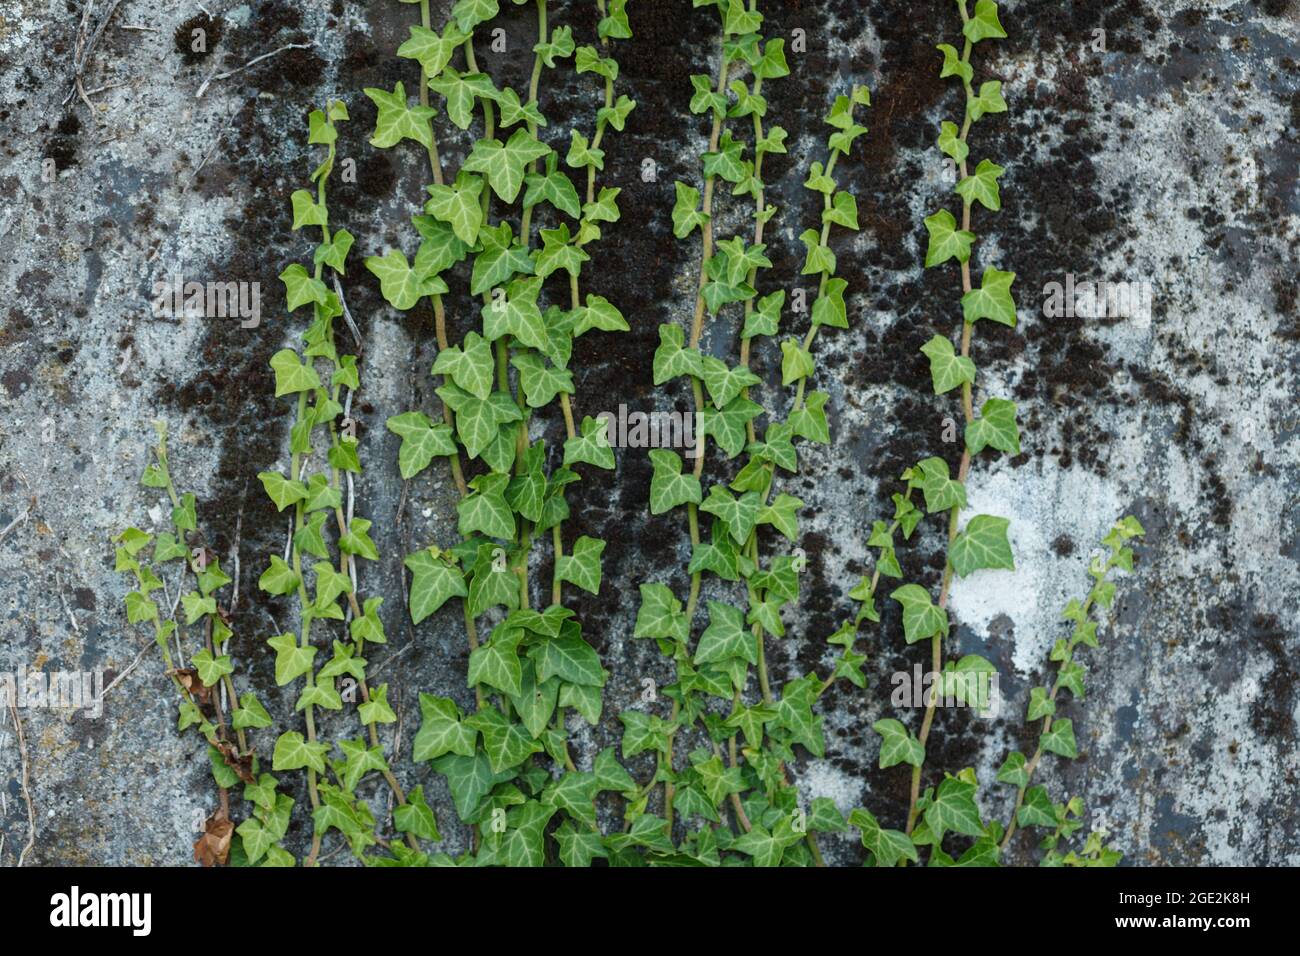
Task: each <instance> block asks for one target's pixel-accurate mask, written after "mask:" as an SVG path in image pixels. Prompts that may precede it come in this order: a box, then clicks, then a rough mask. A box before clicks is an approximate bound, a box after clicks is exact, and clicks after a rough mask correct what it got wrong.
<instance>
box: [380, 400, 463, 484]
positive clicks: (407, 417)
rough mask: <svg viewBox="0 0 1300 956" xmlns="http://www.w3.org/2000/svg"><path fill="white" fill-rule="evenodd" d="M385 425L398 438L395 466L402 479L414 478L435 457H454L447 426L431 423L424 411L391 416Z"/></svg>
mask: <svg viewBox="0 0 1300 956" xmlns="http://www.w3.org/2000/svg"><path fill="white" fill-rule="evenodd" d="M386 424H387V427H388V430H389V431H390V432H392V433H393V434H394V435H399V436H401V439H402V447H401V448H400V449H399V450H398V453H397V463H398V468H399V469H400V470H401V473H402V477H403V478H404V479H406V478H412V477H414V476H415V475H418V474H419V473H420V472H422V471H423V470H424V469H425V468H427V467H428V466H429V462H431V461H432V460H433V459H434V458H435V457H440V456H450V455H455V454H457V451H458V449H457V448H456V440H455V439H454V438H453V437H452V434H451V426H449V425H444V424H442V423H441V422H440V423H438V424H437V425H435V424H433V422H431V421H430V420H429V417H428V416H427V415H425V414H424V412H403V413H402V414H400V415H393V416H392V417H391V418H389V419H388V421H387V423H386Z"/></svg>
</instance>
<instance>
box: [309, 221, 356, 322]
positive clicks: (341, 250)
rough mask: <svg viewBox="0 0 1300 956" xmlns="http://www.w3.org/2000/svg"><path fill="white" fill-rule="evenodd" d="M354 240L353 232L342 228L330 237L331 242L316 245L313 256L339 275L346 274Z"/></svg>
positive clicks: (318, 262)
mask: <svg viewBox="0 0 1300 956" xmlns="http://www.w3.org/2000/svg"><path fill="white" fill-rule="evenodd" d="M354 241H355V238H354V237H353V235H352V233H350V232H348V231H347V230H346V229H340V230H339V231H338V232H336V233H334V235H333V236H331V237H330V241H329V242H323V243H321V244H320V245H318V246H317V247H316V253H315V255H314V256H313V257H312V259H313V262H314V264H316V265H327V266H329V267H330V268H331V269H333V270H334V271H335V272H337V273H338V274H339V275H345V274H346V270H345V269H344V263H345V261H346V260H347V257H348V252H349V251H350V250H351V249H352V243H353V242H354ZM322 304H323V303H322Z"/></svg>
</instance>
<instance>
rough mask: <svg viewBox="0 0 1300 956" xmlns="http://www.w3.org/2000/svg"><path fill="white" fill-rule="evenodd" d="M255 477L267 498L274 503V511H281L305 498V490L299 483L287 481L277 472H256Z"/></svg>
mask: <svg viewBox="0 0 1300 956" xmlns="http://www.w3.org/2000/svg"><path fill="white" fill-rule="evenodd" d="M257 477H258V480H260V481H261V482H262V487H263V488H265V489H266V493H267V496H268V497H270V499H271V500H272V501H273V502H275V510H276V511H283V510H284V509H285V508H287V507H289V505H291V504H293V503H294V502H297V501H304V500H305V499H306V498H307V489H306V488H304V487H303V484H302V482H301V481H289V480H288V479H287V478H285V477H284V475H282V474H280V473H279V472H278V471H262V472H258V475H257Z"/></svg>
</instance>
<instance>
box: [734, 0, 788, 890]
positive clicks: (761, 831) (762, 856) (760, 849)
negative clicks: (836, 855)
mask: <svg viewBox="0 0 1300 956" xmlns="http://www.w3.org/2000/svg"><path fill="white" fill-rule="evenodd" d="M733 2H735V3H736V4H737V5H739V0H733ZM802 839H803V835H802V834H800V833H797V832H795V830H794V826H793V824H792V823H791V822H790V818H789V816H786V815H782V816H781V818H780V819H779V820H777V822H776V823H775V825H774V826H773V827H772V829H771V830H768V829H767V828H766V827H764V826H763V825H762V824H759V823H755V824H754V825H753V828H752V829H750V830H749V831H747V832H746V833H744V834H742V835H741V836H740V837H738V838H737V839H736V841H735V842H734V843H732V844H731V849H733V850H736V851H737V852H740V853H744V854H746V855H747V856H750V857H752V858H753V860H754V866H761V867H771V866H780V865H781V858H782V857H783V856H784V855H785V851H786V848H787V847H791V846H794V844H796V843H798V842H799V841H800V840H802Z"/></svg>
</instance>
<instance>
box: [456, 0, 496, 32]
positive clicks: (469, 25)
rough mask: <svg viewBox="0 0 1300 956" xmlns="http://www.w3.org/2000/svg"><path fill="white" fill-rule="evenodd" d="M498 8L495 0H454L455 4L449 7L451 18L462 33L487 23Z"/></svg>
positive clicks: (494, 15)
mask: <svg viewBox="0 0 1300 956" xmlns="http://www.w3.org/2000/svg"><path fill="white" fill-rule="evenodd" d="M500 10H501V8H500V7H499V6H498V5H497V0H456V5H455V6H454V7H452V8H451V19H453V20H455V21H456V25H457V26H458V27H460V30H461V32H462V33H472V32H473V31H474V28H475V27H476V26H478V25H479V24H480V23H487V22H488V21H489V20H491V19H493V18H494V17H496V15H497V14H498V13H499V12H500Z"/></svg>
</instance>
